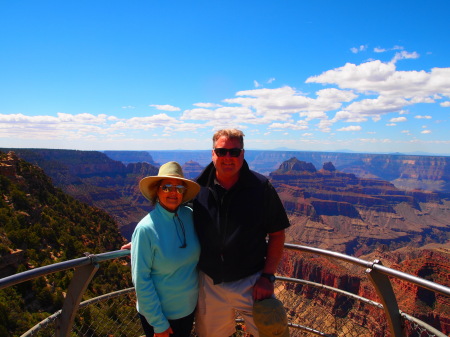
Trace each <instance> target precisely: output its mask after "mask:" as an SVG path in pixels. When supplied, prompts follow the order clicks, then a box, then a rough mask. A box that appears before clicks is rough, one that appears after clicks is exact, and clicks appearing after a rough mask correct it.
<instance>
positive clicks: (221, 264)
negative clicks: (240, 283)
mask: <svg viewBox="0 0 450 337" xmlns="http://www.w3.org/2000/svg"><path fill="white" fill-rule="evenodd" d="M197 182H198V183H199V184H200V185H201V190H200V192H199V194H198V195H197V197H196V198H195V199H194V224H195V227H196V229H197V233H198V236H199V240H200V245H201V248H202V249H201V254H200V261H199V268H200V270H202V271H203V272H205V273H206V274H207V275H208V276H210V277H211V278H212V279H213V280H214V282H215V283H221V282H230V281H235V280H239V279H241V278H243V277H246V276H249V275H251V274H254V273H256V272H258V271H260V270H261V269H262V268H263V267H264V263H265V256H266V253H267V243H266V236H267V234H268V233H274V232H277V231H280V230H282V229H285V228H287V227H289V220H288V218H287V215H286V212H285V210H284V207H283V205H282V203H281V201H280V199H279V197H278V194H277V192H276V191H275V189H274V188H273V186H272V185H271V184H270V182H269V181H268V179H267V178H266V177H264V176H262V175H261V174H259V173H256V172H254V171H251V170H250V169H249V168H248V164H247V163H246V162H245V161H244V164H243V166H242V168H241V171H240V174H239V180H238V181H237V183H236V184H235V185H233V187H231V188H230V189H229V190H225V189H223V187H221V186H220V185H217V184H215V168H214V165H213V164H212V163H211V164H210V165H208V167H207V168H206V169H205V170H204V171H203V173H202V174H201V175H200V177H199V178H198V179H197Z"/></svg>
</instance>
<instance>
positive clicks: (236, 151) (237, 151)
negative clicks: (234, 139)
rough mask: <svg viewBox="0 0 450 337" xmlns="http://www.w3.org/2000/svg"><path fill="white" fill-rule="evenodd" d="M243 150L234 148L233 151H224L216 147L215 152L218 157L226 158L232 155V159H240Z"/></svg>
mask: <svg viewBox="0 0 450 337" xmlns="http://www.w3.org/2000/svg"><path fill="white" fill-rule="evenodd" d="M242 150H243V149H239V148H237V147H235V148H232V149H224V148H220V147H216V148H215V149H214V152H215V154H216V155H217V157H225V156H226V155H227V153H229V154H230V157H239V155H240V154H241V152H242Z"/></svg>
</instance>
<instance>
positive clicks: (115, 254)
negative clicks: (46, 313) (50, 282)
mask: <svg viewBox="0 0 450 337" xmlns="http://www.w3.org/2000/svg"><path fill="white" fill-rule="evenodd" d="M85 255H86V256H85V257H80V258H77V259H73V260H69V261H63V262H58V263H54V264H51V265H48V266H43V267H39V268H34V269H30V270H27V271H24V272H22V273H19V274H14V275H11V276H7V277H4V278H1V279H0V289H3V288H7V287H11V286H13V285H15V284H18V283H22V282H25V281H29V280H32V279H34V278H36V277H39V276H44V275H48V274H52V273H56V272H59V271H63V270H67V269H71V268H76V267H81V266H85V265H88V264H92V263H98V262H102V261H106V260H112V259H116V258H121V257H124V256H127V255H130V251H129V250H116V251H112V252H107V253H101V254H89V253H85Z"/></svg>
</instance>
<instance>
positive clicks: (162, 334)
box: [153, 326, 173, 337]
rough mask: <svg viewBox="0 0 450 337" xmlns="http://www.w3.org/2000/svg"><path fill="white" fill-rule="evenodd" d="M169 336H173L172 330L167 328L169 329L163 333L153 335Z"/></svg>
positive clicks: (157, 336) (155, 336) (158, 336)
mask: <svg viewBox="0 0 450 337" xmlns="http://www.w3.org/2000/svg"><path fill="white" fill-rule="evenodd" d="M170 334H173V331H172V328H171V327H170V326H169V328H168V329H167V330H166V331H164V332H159V333H156V332H155V334H154V335H153V336H154V337H169V335H170Z"/></svg>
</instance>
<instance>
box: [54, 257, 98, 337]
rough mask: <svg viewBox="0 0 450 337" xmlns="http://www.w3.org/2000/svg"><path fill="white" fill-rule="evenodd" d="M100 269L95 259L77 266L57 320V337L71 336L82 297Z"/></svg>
mask: <svg viewBox="0 0 450 337" xmlns="http://www.w3.org/2000/svg"><path fill="white" fill-rule="evenodd" d="M98 269H99V265H98V263H97V262H95V261H94V260H93V261H92V264H88V265H85V266H81V267H78V268H75V272H74V274H73V278H72V280H71V281H70V284H69V288H68V290H67V295H66V299H65V300H64V304H63V307H62V310H61V316H60V317H59V318H58V320H57V322H56V331H55V336H56V337H69V336H70V333H71V331H72V325H73V322H74V320H75V315H76V313H77V311H78V306H79V305H80V302H81V298H82V297H83V294H84V292H85V291H86V288H87V287H88V285H89V283H90V282H91V280H92V278H93V277H94V274H95V273H96V272H97V270H98Z"/></svg>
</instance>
